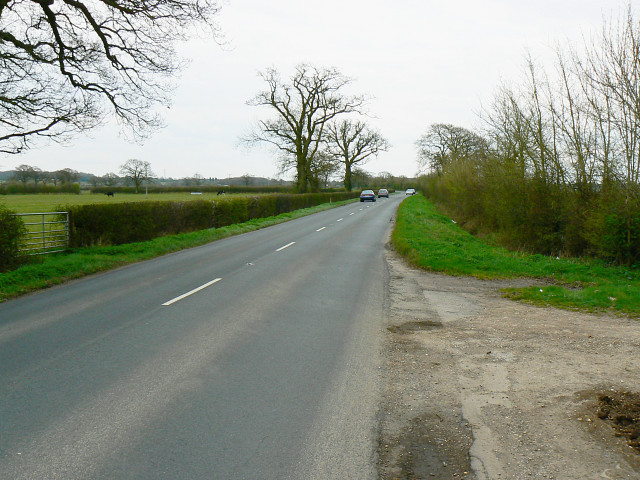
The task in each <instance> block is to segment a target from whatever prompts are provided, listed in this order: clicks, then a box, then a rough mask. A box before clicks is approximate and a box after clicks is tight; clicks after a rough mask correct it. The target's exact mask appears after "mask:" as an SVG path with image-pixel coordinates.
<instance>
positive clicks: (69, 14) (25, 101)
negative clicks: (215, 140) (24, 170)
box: [0, 0, 219, 153]
mask: <svg viewBox="0 0 640 480" xmlns="http://www.w3.org/2000/svg"><path fill="white" fill-rule="evenodd" d="M218 10H219V7H218V4H217V2H216V1H215V0H164V1H158V0H136V1H134V0H123V1H114V0H96V1H92V2H89V1H82V0H55V1H54V0H0V152H4V153H18V152H20V151H22V150H24V149H25V148H28V147H29V146H30V145H31V143H32V142H33V140H34V139H35V138H37V137H49V138H53V139H54V140H63V139H65V138H67V137H68V136H69V135H70V134H71V133H73V132H77V131H81V130H85V129H88V128H91V127H94V126H96V125H98V124H99V123H100V122H101V121H102V120H103V118H104V117H105V115H106V114H107V113H114V114H115V115H116V116H117V118H118V120H119V121H120V123H121V124H122V125H123V126H125V127H128V128H127V129H128V130H129V131H130V132H131V133H132V134H133V136H134V137H136V138H141V137H144V136H145V135H147V134H148V133H149V132H150V131H151V130H153V129H154V128H156V127H157V126H158V125H159V124H160V123H161V122H160V119H159V117H158V115H157V113H156V112H155V111H154V107H155V106H157V105H165V104H166V102H167V101H168V96H169V93H170V92H171V84H170V82H171V80H172V77H174V75H175V74H176V72H177V71H178V70H179V69H180V67H181V65H182V62H181V61H180V60H179V58H178V57H177V55H176V52H175V50H174V44H175V42H176V41H178V40H183V39H185V38H187V33H188V31H189V30H190V27H191V26H192V25H193V24H199V25H206V26H208V27H210V28H211V31H212V33H213V35H214V36H215V34H216V28H215V25H214V24H213V20H212V19H213V17H214V16H215V14H216V13H217V12H218Z"/></svg>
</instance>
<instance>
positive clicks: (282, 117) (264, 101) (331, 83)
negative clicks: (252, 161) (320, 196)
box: [245, 64, 365, 192]
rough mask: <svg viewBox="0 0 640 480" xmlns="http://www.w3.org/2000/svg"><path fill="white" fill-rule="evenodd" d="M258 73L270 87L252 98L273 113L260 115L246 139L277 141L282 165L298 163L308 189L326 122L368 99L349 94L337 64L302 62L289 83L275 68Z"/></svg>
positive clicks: (299, 180)
mask: <svg viewBox="0 0 640 480" xmlns="http://www.w3.org/2000/svg"><path fill="white" fill-rule="evenodd" d="M260 76H261V77H262V78H263V79H264V81H265V82H266V83H267V89H266V90H265V91H263V92H260V93H259V94H258V95H256V96H255V97H254V98H253V99H252V100H250V101H249V102H248V103H249V105H254V106H267V107H270V108H271V109H272V111H273V113H274V114H275V117H274V118H272V119H268V120H261V121H260V122H259V125H258V128H257V130H256V131H255V132H254V133H253V134H252V135H251V136H249V137H248V138H246V139H245V140H246V141H249V142H252V143H255V142H266V143H268V144H271V145H273V146H275V147H276V148H277V149H278V150H279V151H280V152H281V153H282V157H281V158H282V167H283V170H288V169H290V168H295V171H296V187H297V190H298V191H299V192H306V191H307V190H308V188H309V187H310V186H311V179H312V173H311V166H312V165H313V160H314V157H315V155H316V154H317V153H318V151H319V149H320V147H321V145H322V143H323V141H324V140H325V128H326V126H327V123H328V122H329V121H331V120H333V119H334V118H335V117H337V116H338V115H342V114H345V113H353V112H357V111H359V109H360V108H361V107H362V106H363V105H364V103H365V98H364V97H362V96H345V95H344V94H343V90H344V88H345V87H346V86H347V85H348V84H349V83H350V81H351V80H350V79H349V78H347V77H345V76H344V75H342V74H341V73H340V72H339V71H338V70H336V69H334V68H317V67H313V66H310V65H304V64H303V65H299V66H298V67H296V70H295V72H294V74H293V76H292V77H291V79H290V80H289V81H288V82H285V81H283V80H282V79H281V78H280V75H279V74H278V72H277V71H276V70H275V69H273V68H271V69H269V70H267V71H266V72H264V73H261V74H260Z"/></svg>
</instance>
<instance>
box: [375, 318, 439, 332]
mask: <svg viewBox="0 0 640 480" xmlns="http://www.w3.org/2000/svg"><path fill="white" fill-rule="evenodd" d="M436 328H442V324H441V323H440V322H434V321H432V320H422V321H417V322H406V323H403V324H401V325H391V326H390V327H387V330H389V331H390V332H391V333H400V334H403V333H412V332H419V331H424V330H434V329H436Z"/></svg>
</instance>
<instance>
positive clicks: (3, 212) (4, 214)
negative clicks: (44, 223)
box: [0, 205, 26, 272]
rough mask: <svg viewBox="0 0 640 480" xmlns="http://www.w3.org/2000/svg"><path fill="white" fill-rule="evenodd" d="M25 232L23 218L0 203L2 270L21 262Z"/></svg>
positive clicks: (0, 269)
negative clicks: (21, 243) (21, 247)
mask: <svg viewBox="0 0 640 480" xmlns="http://www.w3.org/2000/svg"><path fill="white" fill-rule="evenodd" d="M25 233H26V227H25V226H24V224H23V223H22V220H20V218H19V217H16V216H14V215H13V212H12V211H11V210H9V209H7V208H6V207H4V206H3V205H0V272H6V271H8V270H10V269H12V268H14V267H15V266H17V265H18V264H19V263H20V260H21V258H20V242H21V240H22V238H23V236H24V235H25Z"/></svg>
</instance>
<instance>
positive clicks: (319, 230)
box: [316, 227, 327, 232]
mask: <svg viewBox="0 0 640 480" xmlns="http://www.w3.org/2000/svg"><path fill="white" fill-rule="evenodd" d="M325 228H327V227H322V228H319V229H317V230H316V232H321V231H322V230H324V229H325Z"/></svg>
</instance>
